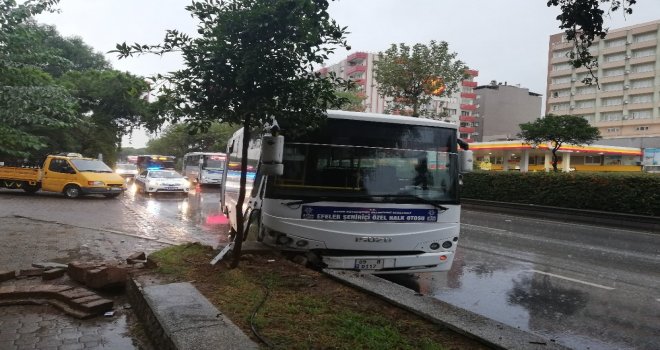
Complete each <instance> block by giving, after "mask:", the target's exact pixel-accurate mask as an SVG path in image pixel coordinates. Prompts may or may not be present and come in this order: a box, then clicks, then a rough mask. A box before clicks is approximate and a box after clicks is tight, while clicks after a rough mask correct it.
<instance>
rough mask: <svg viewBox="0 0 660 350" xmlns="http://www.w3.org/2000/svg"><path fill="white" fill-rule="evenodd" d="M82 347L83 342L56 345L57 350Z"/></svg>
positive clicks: (74, 349)
mask: <svg viewBox="0 0 660 350" xmlns="http://www.w3.org/2000/svg"><path fill="white" fill-rule="evenodd" d="M83 348H84V345H83V344H80V343H76V344H63V345H60V346H58V347H57V350H81V349H83Z"/></svg>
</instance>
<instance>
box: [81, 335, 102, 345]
mask: <svg viewBox="0 0 660 350" xmlns="http://www.w3.org/2000/svg"><path fill="white" fill-rule="evenodd" d="M78 341H79V342H81V343H89V342H100V341H101V336H99V335H98V334H86V335H83V336H82V337H80V338H79V339H78Z"/></svg>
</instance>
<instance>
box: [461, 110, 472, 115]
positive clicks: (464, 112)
mask: <svg viewBox="0 0 660 350" xmlns="http://www.w3.org/2000/svg"><path fill="white" fill-rule="evenodd" d="M461 115H462V116H469V115H470V111H461Z"/></svg>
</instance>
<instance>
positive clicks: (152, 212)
mask: <svg viewBox="0 0 660 350" xmlns="http://www.w3.org/2000/svg"><path fill="white" fill-rule="evenodd" d="M14 197H15V198H17V199H18V198H20V199H21V200H23V197H24V194H23V193H20V192H17V193H15V194H11V195H9V194H5V196H4V197H3V198H1V199H3V203H2V204H3V205H6V204H9V203H10V202H12V203H19V201H14V200H12V198H14ZM25 199H26V200H27V198H25ZM31 200H39V201H40V206H42V207H43V208H47V210H40V211H38V212H35V211H29V210H26V207H22V206H21V205H20V204H19V205H17V206H14V207H8V206H5V207H4V208H2V209H3V210H2V211H3V214H4V215H9V214H13V215H21V214H23V213H26V214H29V215H27V216H29V217H31V218H34V219H38V220H45V221H56V222H61V223H66V224H70V225H76V226H81V227H95V228H102V229H106V230H110V231H117V232H122V233H125V234H127V235H132V236H135V237H142V238H147V239H149V240H152V242H154V243H159V242H164V243H183V242H190V241H199V242H202V243H204V244H209V245H212V246H217V245H219V244H222V243H224V242H226V240H227V236H226V234H227V225H226V221H225V219H224V216H223V215H222V213H221V210H220V190H219V189H218V188H217V187H215V188H214V187H203V188H201V189H199V188H198V189H195V190H193V191H192V192H191V193H190V194H188V195H151V196H148V195H147V196H145V195H141V194H137V193H135V192H134V191H129V192H128V193H126V194H125V195H124V196H122V197H121V198H118V199H110V200H109V199H105V198H102V197H98V198H94V197H88V198H82V199H79V200H74V201H71V200H66V199H64V198H62V197H61V196H59V195H55V194H46V193H44V194H39V195H38V196H36V197H32V198H31V199H30V200H29V201H26V203H29V202H30V201H31ZM20 203H22V202H20ZM86 209H87V210H89V209H93V210H95V211H94V212H95V213H96V214H94V215H79V214H72V213H80V212H81V211H84V210H86ZM99 210H102V212H99ZM462 219H463V225H462V232H461V240H460V241H459V247H458V251H457V256H456V259H455V260H454V265H453V268H452V270H450V271H449V272H448V273H436V274H419V275H413V276H410V275H402V276H393V277H391V279H393V280H395V281H396V282H397V283H400V284H403V285H406V286H408V287H410V288H412V289H415V290H417V291H419V292H421V293H423V294H427V295H433V296H435V297H436V298H438V299H440V300H443V301H445V302H449V303H451V304H454V305H456V306H459V307H462V308H465V309H468V310H470V311H473V312H476V313H479V314H481V315H484V316H486V317H489V318H492V319H495V320H498V321H500V322H503V323H506V324H508V325H511V326H514V327H518V328H520V329H523V330H526V331H531V332H534V333H537V334H539V335H541V336H544V337H546V338H548V339H552V340H554V341H556V342H558V343H560V344H563V345H566V346H568V347H571V348H575V349H658V348H660V235H656V234H649V233H644V232H640V231H631V230H621V229H614V228H608V227H602V226H596V225H585V224H571V223H563V222H557V221H548V220H542V219H532V218H525V217H517V216H510V215H498V214H493V213H485V212H478V211H464V212H463V215H462Z"/></svg>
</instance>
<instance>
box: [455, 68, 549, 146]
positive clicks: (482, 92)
mask: <svg viewBox="0 0 660 350" xmlns="http://www.w3.org/2000/svg"><path fill="white" fill-rule="evenodd" d="M475 92H476V94H477V100H478V101H479V105H478V108H477V113H476V115H475V118H474V123H473V124H474V127H475V132H474V135H475V137H474V140H475V141H476V142H488V141H500V140H512V139H515V138H516V134H518V133H519V132H520V126H519V125H520V124H522V123H528V122H532V121H534V120H536V119H537V118H539V117H540V116H541V107H542V105H543V102H542V101H541V94H537V93H535V92H531V91H529V89H527V88H523V87H520V85H509V84H507V83H506V82H504V83H497V82H496V81H491V83H490V84H489V85H481V86H477V87H476V88H475ZM461 124H462V122H461Z"/></svg>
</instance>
